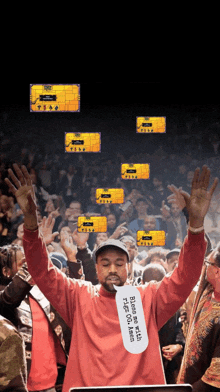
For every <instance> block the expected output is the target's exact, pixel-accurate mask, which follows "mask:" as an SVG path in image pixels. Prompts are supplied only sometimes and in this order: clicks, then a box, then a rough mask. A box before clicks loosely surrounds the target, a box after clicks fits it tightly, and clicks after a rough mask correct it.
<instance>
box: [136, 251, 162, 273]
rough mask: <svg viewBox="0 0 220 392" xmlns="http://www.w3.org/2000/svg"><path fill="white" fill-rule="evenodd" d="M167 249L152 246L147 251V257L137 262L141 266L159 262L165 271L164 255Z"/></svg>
mask: <svg viewBox="0 0 220 392" xmlns="http://www.w3.org/2000/svg"><path fill="white" fill-rule="evenodd" d="M167 252H168V251H167V249H165V248H164V247H159V246H158V247H152V248H151V249H150V250H149V251H148V253H147V257H146V258H145V259H143V260H141V261H140V262H139V264H140V265H141V266H142V267H145V266H146V265H148V264H154V263H156V264H161V265H162V266H163V267H164V268H165V270H166V271H167V263H166V255H167Z"/></svg>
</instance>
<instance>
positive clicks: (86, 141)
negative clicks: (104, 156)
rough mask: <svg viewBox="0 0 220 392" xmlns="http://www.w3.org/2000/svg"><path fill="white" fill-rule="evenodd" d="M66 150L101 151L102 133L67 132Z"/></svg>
mask: <svg viewBox="0 0 220 392" xmlns="http://www.w3.org/2000/svg"><path fill="white" fill-rule="evenodd" d="M65 151H66V152H100V151H101V134H100V133H89V132H83V133H70V132H66V133H65Z"/></svg>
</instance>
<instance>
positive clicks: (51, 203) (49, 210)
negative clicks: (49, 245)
mask: <svg viewBox="0 0 220 392" xmlns="http://www.w3.org/2000/svg"><path fill="white" fill-rule="evenodd" d="M65 210H66V207H65V204H64V202H63V199H62V196H58V197H56V195H55V197H53V198H52V197H49V198H48V200H47V202H46V205H45V209H44V215H46V216H48V215H49V214H51V215H52V217H53V218H55V226H54V230H55V231H58V227H59V225H60V224H61V222H62V221H63V219H64V216H65ZM45 213H46V214H45Z"/></svg>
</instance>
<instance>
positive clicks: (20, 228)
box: [17, 223, 24, 239]
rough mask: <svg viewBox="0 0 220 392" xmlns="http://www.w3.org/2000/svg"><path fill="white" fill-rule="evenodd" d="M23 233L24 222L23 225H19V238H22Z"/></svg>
mask: <svg viewBox="0 0 220 392" xmlns="http://www.w3.org/2000/svg"><path fill="white" fill-rule="evenodd" d="M23 235H24V224H23V223H22V224H21V225H19V226H18V230H17V237H18V238H19V239H22V238H23Z"/></svg>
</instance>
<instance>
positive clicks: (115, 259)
mask: <svg viewBox="0 0 220 392" xmlns="http://www.w3.org/2000/svg"><path fill="white" fill-rule="evenodd" d="M96 273H97V277H98V280H99V282H100V283H101V285H102V287H103V288H104V289H105V290H106V291H108V292H113V293H114V292H115V289H114V287H113V284H114V285H115V286H123V285H124V284H125V282H126V280H127V276H128V272H127V255H126V253H125V252H123V251H120V250H119V249H106V250H104V251H103V252H101V253H100V254H99V255H98V257H97V262H96Z"/></svg>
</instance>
